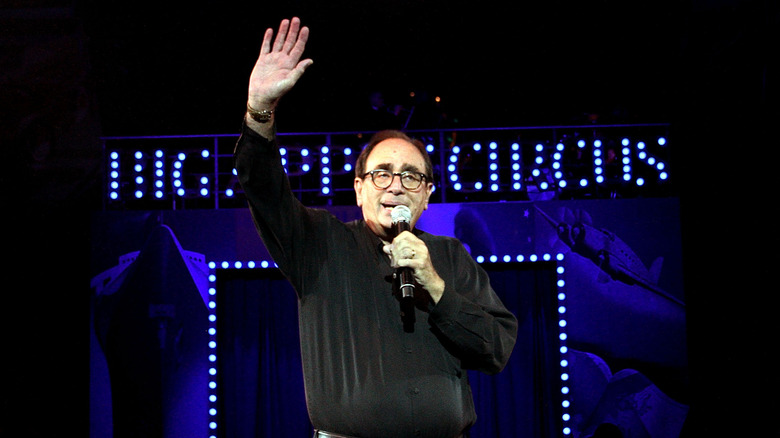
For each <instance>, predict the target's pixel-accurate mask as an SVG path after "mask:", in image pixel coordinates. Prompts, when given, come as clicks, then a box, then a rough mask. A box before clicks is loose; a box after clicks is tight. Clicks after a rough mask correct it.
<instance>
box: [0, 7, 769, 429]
mask: <svg viewBox="0 0 780 438" xmlns="http://www.w3.org/2000/svg"><path fill="white" fill-rule="evenodd" d="M293 14H296V15H299V16H300V17H301V18H302V19H303V20H304V23H305V24H307V25H309V26H310V27H311V29H312V36H311V38H312V39H311V43H310V45H309V46H308V47H307V53H308V56H310V57H312V58H313V59H314V60H315V64H314V65H313V66H312V67H311V69H310V70H309V71H307V73H306V75H305V76H304V78H303V80H302V82H301V83H300V84H299V86H298V87H296V89H295V90H294V91H293V92H292V93H291V94H290V95H288V96H287V97H286V98H285V100H284V101H283V103H282V107H281V108H280V116H279V119H280V129H281V130H284V131H288V132H289V131H295V130H309V129H341V128H351V126H350V122H351V121H353V120H357V118H356V116H355V114H357V113H359V112H360V111H361V105H363V104H364V102H365V101H366V94H367V93H368V91H369V90H372V89H375V88H379V89H381V90H383V91H385V92H386V93H387V95H388V96H389V97H391V98H392V99H396V100H398V101H400V100H401V98H402V96H405V95H406V94H408V92H409V90H412V89H414V90H425V91H428V92H429V93H431V94H433V95H440V96H441V97H442V99H443V106H444V109H445V110H446V112H447V114H448V119H447V120H448V123H455V124H457V125H458V126H463V127H471V126H523V125H529V124H568V123H581V122H583V121H591V120H592V116H591V115H592V114H597V115H598V118H597V121H599V122H602V123H606V122H611V121H617V122H621V121H628V122H633V121H641V122H670V123H672V131H673V136H672V137H673V138H674V143H675V148H676V150H677V151H678V155H677V159H678V161H677V165H676V168H677V169H678V175H680V177H681V178H682V181H681V183H682V194H681V201H682V222H683V244H684V258H685V260H684V263H685V283H686V286H685V288H686V294H687V301H688V303H689V306H688V309H689V319H690V327H689V337H690V339H691V342H690V345H691V347H690V349H691V362H690V365H691V373H692V376H691V380H692V385H693V387H694V391H695V392H696V394H695V396H694V397H695V398H694V402H693V403H692V407H691V413H690V418H689V419H690V421H689V426H688V428H687V430H686V432H687V433H688V434H689V436H704V435H707V436H758V435H759V434H761V433H763V432H766V430H767V429H765V425H766V424H767V423H768V422H769V418H773V417H772V415H771V414H773V413H774V412H776V410H777V408H778V402H777V399H776V398H774V394H775V392H776V390H777V383H778V378H777V373H776V371H775V370H774V368H775V367H774V362H773V361H772V360H771V359H770V356H769V354H770V352H771V351H772V349H773V347H774V345H776V341H775V340H774V339H772V338H773V336H772V335H774V334H776V333H777V329H776V327H774V326H773V325H772V324H771V322H772V321H773V318H776V315H775V310H774V309H772V305H771V301H770V300H771V299H773V296H774V295H775V294H776V292H775V291H776V290H777V285H776V279H775V277H773V272H775V270H774V269H773V268H774V265H775V262H776V259H777V256H776V252H777V249H776V248H777V245H778V233H777V231H776V228H777V226H776V224H777V217H776V216H777V207H776V198H777V196H776V188H777V180H776V176H775V175H774V174H773V173H775V172H776V158H774V157H773V155H772V152H773V149H775V148H776V144H777V140H776V137H775V135H774V132H773V131H774V128H775V127H776V126H777V120H778V118H777V116H778V107H777V97H778V96H777V93H778V90H777V53H779V52H778V47H777V44H776V42H775V41H777V39H778V38H777V36H778V35H777V33H778V6H777V4H776V3H775V2H771V1H768V0H767V1H758V0H755V1H748V0H746V1H740V0H698V1H682V2H676V1H661V2H622V1H616V0H614V1H609V0H604V1H590V2H564V1H546V2H491V1H480V2H469V3H466V4H462V3H460V2H446V1H393V2H390V1H371V2H365V1H363V2H357V1H330V2H321V1H304V0H298V1H285V2H278V4H274V3H273V2H268V1H263V2H255V3H249V2H242V3H235V2H199V3H178V2H176V3H170V2H159V1H158V2H150V1H142V2H132V3H128V2H122V3H119V2H111V1H80V2H79V1H75V2H74V1H54V0H50V1H43V0H39V1H35V0H28V1H23V0H11V1H8V2H4V3H3V5H2V6H0V117H1V119H0V123H1V125H0V128H1V129H2V131H1V132H0V140H2V142H1V143H0V144H2V145H3V151H4V153H5V154H6V155H5V157H6V158H5V159H4V160H3V163H4V164H5V169H4V171H3V172H2V173H1V174H0V184H2V186H3V187H4V190H3V195H2V196H3V198H2V199H3V203H2V205H3V213H4V217H6V221H5V224H6V226H5V230H6V234H7V236H8V237H6V239H5V241H6V242H7V244H6V245H5V247H6V254H7V256H6V258H5V260H7V261H6V262H5V263H4V269H3V273H4V274H5V275H4V277H5V278H4V280H5V282H4V284H5V287H4V288H3V296H4V299H5V300H6V301H5V302H4V305H3V309H4V318H3V320H4V322H3V329H4V331H3V333H4V334H5V339H6V341H7V342H6V343H5V345H4V347H3V348H4V351H3V354H2V357H3V359H2V362H3V367H4V368H7V369H6V370H5V371H4V374H3V376H4V377H5V381H6V383H5V384H4V387H3V388H2V390H1V391H0V436H28V437H37V436H56V435H61V434H63V433H65V432H67V433H69V434H74V435H79V436H85V435H86V434H87V430H88V421H87V419H88V416H87V403H86V400H87V386H88V382H89V378H88V376H87V375H86V370H87V363H88V362H87V359H86V357H87V354H88V349H87V343H86V336H87V333H88V327H87V324H88V312H87V310H86V308H87V305H88V302H89V301H88V296H89V288H88V286H87V284H88V281H89V271H88V262H87V261H88V260H89V258H88V253H89V241H88V236H89V212H90V211H92V210H94V209H98V208H100V187H101V185H100V182H101V172H100V169H101V168H102V167H101V163H102V161H101V150H100V142H99V137H100V136H101V135H103V136H106V135H141V134H151V135H159V134H201V133H226V132H236V131H237V130H238V129H239V126H240V120H241V117H242V114H243V111H244V105H245V100H246V96H245V93H246V91H245V90H246V82H247V78H248V75H249V72H250V70H251V67H252V64H253V63H254V60H255V57H256V54H257V51H258V50H259V45H260V39H261V36H262V33H263V30H264V29H265V28H267V27H276V26H277V25H278V22H279V21H280V19H281V18H283V17H288V16H291V15H293ZM392 99H389V100H392ZM456 119H457V121H455V120H456ZM355 128H359V127H355ZM772 430H774V433H776V431H777V428H776V427H773V428H772Z"/></svg>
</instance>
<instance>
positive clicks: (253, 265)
mask: <svg viewBox="0 0 780 438" xmlns="http://www.w3.org/2000/svg"><path fill="white" fill-rule="evenodd" d="M475 260H476V261H477V263H479V264H483V263H518V262H519V263H537V262H553V261H554V262H555V263H556V265H555V273H556V280H555V290H556V296H557V300H558V301H557V302H558V310H557V311H558V341H559V347H558V351H559V354H560V362H559V365H560V394H561V424H562V427H561V435H562V436H564V437H568V436H571V434H572V429H571V425H570V422H571V419H572V416H571V414H570V412H571V397H570V395H569V394H570V388H569V360H568V351H569V349H568V346H567V342H566V341H567V339H568V333H567V331H566V330H567V328H566V327H567V321H566V312H567V309H566V289H565V286H566V280H565V275H564V274H565V272H566V268H565V266H564V261H565V256H564V254H563V253H557V254H555V255H554V256H553V255H551V254H550V253H544V254H542V255H538V254H529V255H524V254H517V255H515V256H512V255H509V254H506V255H503V256H498V255H490V256H488V257H487V258H486V257H484V256H477V257H476V258H475ZM276 267H277V265H276V263H274V262H273V261H270V260H261V261H254V260H250V261H221V262H216V261H210V262H209V263H208V268H209V290H208V294H209V301H208V312H209V316H208V319H209V328H208V334H209V344H208V345H209V349H208V351H209V353H208V360H209V364H210V366H209V371H208V372H209V383H208V386H209V391H208V393H209V396H208V398H209V403H208V406H209V408H208V418H209V420H208V428H209V438H217V431H218V430H219V424H218V423H217V401H218V400H217V397H218V396H217V372H218V370H217V301H216V299H217V270H218V269H269V268H276Z"/></svg>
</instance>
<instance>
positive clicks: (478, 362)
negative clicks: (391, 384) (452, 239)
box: [429, 242, 518, 374]
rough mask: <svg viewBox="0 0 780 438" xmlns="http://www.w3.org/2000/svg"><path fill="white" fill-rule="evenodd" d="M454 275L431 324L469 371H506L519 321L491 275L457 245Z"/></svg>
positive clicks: (432, 312)
mask: <svg viewBox="0 0 780 438" xmlns="http://www.w3.org/2000/svg"><path fill="white" fill-rule="evenodd" d="M453 253H454V255H453V256H452V258H453V259H454V260H453V266H454V269H453V273H454V274H453V275H452V276H451V277H450V281H446V285H445V290H444V294H443V295H442V297H441V299H440V300H439V302H438V303H437V304H436V305H435V306H434V307H433V308H432V310H431V313H430V316H429V322H430V324H431V325H432V326H433V327H434V328H435V329H436V330H437V331H438V332H439V333H440V335H441V336H443V337H444V338H445V339H446V342H447V343H448V344H449V345H450V347H451V349H454V351H455V354H456V355H457V356H458V357H459V359H460V360H461V363H462V365H463V367H464V368H466V369H474V370H478V371H482V372H485V373H488V374H495V373H498V372H499V371H501V370H502V369H504V366H506V363H507V362H508V361H509V356H510V354H511V353H512V349H513V348H514V345H515V341H516V339H517V325H518V324H517V318H516V317H515V316H514V315H513V314H512V313H511V312H510V311H509V310H507V309H506V307H505V306H504V304H503V303H502V302H501V300H500V299H499V298H498V296H497V295H496V293H495V291H494V290H493V288H492V287H491V285H490V278H489V277H488V274H487V272H485V270H484V269H482V267H480V266H479V265H478V264H477V263H476V262H475V261H474V260H473V259H472V258H471V256H470V255H469V254H468V253H467V252H466V250H465V248H463V246H462V245H461V244H460V243H459V242H456V245H455V249H454V250H453Z"/></svg>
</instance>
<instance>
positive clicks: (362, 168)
mask: <svg viewBox="0 0 780 438" xmlns="http://www.w3.org/2000/svg"><path fill="white" fill-rule="evenodd" d="M390 138H399V139H401V140H405V141H407V142H409V143H410V144H412V145H414V147H416V148H417V150H419V151H420V153H421V154H422V156H423V160H424V161H425V171H424V173H425V176H426V179H427V180H428V182H433V164H431V157H430V156H429V155H428V151H426V150H425V145H424V144H423V142H421V141H420V140H418V139H416V138H411V137H409V136H408V135H406V134H405V133H404V132H402V131H398V130H395V129H386V130H384V131H379V132H377V133H376V134H374V135H373V136H371V139H370V140H369V141H368V144H366V147H364V148H363V150H362V151H360V155H358V158H357V162H355V178H363V175H365V174H366V172H367V170H366V161H367V160H368V156H369V155H371V151H373V150H374V147H375V146H376V145H377V144H379V143H380V142H382V141H385V140H387V139H390Z"/></svg>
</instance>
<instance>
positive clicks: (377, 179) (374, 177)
mask: <svg viewBox="0 0 780 438" xmlns="http://www.w3.org/2000/svg"><path fill="white" fill-rule="evenodd" d="M368 175H371V182H373V183H374V186H376V188H378V189H380V190H382V189H386V188H388V187H390V184H392V183H393V179H394V178H395V176H396V175H398V176H399V177H400V178H401V185H402V186H404V188H405V189H406V190H417V189H419V188H420V185H421V184H422V182H423V180H424V179H428V177H427V176H425V174H423V173H420V172H409V171H406V172H400V173H398V172H390V171H389V170H384V169H374V170H372V171H370V172H366V173H365V175H363V178H365V177H367V176H368Z"/></svg>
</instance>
